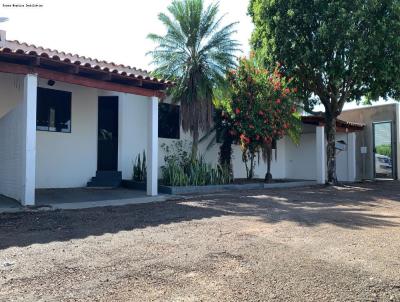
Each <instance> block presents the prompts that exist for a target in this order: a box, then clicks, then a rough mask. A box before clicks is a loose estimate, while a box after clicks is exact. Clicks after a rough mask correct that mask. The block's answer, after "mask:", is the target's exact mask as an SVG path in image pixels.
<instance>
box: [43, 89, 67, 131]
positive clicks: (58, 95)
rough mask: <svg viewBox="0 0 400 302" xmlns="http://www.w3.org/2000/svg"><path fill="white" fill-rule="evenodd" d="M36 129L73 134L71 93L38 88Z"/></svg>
mask: <svg viewBox="0 0 400 302" xmlns="http://www.w3.org/2000/svg"><path fill="white" fill-rule="evenodd" d="M36 129H37V130H41V131H51V132H64V133H70V132H71V92H67V91H61V90H54V89H46V88H38V90H37V112H36Z"/></svg>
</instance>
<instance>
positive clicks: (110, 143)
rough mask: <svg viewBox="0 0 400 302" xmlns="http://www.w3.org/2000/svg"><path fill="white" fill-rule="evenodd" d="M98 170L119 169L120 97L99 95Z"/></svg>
mask: <svg viewBox="0 0 400 302" xmlns="http://www.w3.org/2000/svg"><path fill="white" fill-rule="evenodd" d="M98 110H99V113H98V114H99V117H98V135H97V139H98V142H97V170H98V171H116V170H118V97H117V96H100V97H99V107H98Z"/></svg>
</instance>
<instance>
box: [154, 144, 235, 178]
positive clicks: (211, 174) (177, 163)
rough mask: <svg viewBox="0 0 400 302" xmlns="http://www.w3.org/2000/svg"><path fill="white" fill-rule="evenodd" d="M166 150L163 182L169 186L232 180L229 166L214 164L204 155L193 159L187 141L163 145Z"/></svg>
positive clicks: (162, 171) (162, 173) (162, 168)
mask: <svg viewBox="0 0 400 302" xmlns="http://www.w3.org/2000/svg"><path fill="white" fill-rule="evenodd" d="M161 147H162V148H163V150H164V152H165V156H164V161H165V165H164V166H162V167H161V175H162V182H163V184H164V185H167V186H205V185H217V184H227V183H230V182H232V177H231V173H230V171H229V169H228V168H224V167H222V166H221V165H216V166H214V167H213V166H212V165H210V164H208V163H206V162H205V160H204V157H203V156H198V157H196V158H195V159H192V157H191V153H190V152H189V151H188V150H190V148H188V146H187V144H186V142H183V141H178V142H176V143H175V144H174V145H171V146H168V145H165V144H163V145H162V146H161Z"/></svg>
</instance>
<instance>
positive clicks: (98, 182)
mask: <svg viewBox="0 0 400 302" xmlns="http://www.w3.org/2000/svg"><path fill="white" fill-rule="evenodd" d="M120 185H121V182H120V181H103V180H95V181H89V182H88V183H87V186H88V187H110V188H117V187H119V186H120Z"/></svg>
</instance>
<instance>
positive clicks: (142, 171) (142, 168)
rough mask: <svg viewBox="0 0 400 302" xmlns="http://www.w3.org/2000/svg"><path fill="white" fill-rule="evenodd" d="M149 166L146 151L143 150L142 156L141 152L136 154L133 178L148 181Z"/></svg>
mask: <svg viewBox="0 0 400 302" xmlns="http://www.w3.org/2000/svg"><path fill="white" fill-rule="evenodd" d="M146 176H147V166H146V152H145V151H143V157H142V158H140V153H139V155H138V156H136V159H135V162H134V164H133V176H132V178H133V180H135V181H146Z"/></svg>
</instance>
